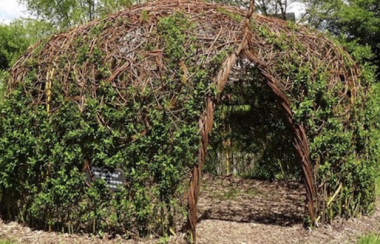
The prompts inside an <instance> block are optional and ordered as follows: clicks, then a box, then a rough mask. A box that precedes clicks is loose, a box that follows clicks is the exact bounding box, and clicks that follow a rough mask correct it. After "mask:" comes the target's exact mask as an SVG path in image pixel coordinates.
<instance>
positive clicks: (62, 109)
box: [0, 13, 220, 236]
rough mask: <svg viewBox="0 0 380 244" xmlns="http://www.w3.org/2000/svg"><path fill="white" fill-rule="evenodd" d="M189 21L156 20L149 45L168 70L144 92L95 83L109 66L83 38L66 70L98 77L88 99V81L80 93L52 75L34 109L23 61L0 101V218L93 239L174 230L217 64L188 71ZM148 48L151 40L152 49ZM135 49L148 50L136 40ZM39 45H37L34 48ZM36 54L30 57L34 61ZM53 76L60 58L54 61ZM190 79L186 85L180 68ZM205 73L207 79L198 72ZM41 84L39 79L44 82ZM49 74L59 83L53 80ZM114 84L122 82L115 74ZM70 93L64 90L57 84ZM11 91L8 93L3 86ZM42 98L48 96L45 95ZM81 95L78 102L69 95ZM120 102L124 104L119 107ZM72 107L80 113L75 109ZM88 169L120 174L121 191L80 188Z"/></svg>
mask: <svg viewBox="0 0 380 244" xmlns="http://www.w3.org/2000/svg"><path fill="white" fill-rule="evenodd" d="M192 30H193V27H192V24H191V23H190V22H189V21H188V20H187V19H186V17H185V16H183V15H182V14H179V13H178V14H174V15H173V16H168V17H165V18H161V19H160V20H159V21H158V24H157V29H156V30H155V31H154V32H153V33H151V35H152V40H160V41H159V43H158V48H159V49H161V50H165V52H164V59H163V62H164V64H165V65H166V66H167V67H170V69H166V70H165V71H163V72H162V74H161V77H155V78H154V79H153V80H152V81H151V84H150V85H148V86H145V87H144V88H143V89H142V87H140V86H132V85H131V86H129V87H128V88H125V89H124V88H123V89H120V87H119V85H118V83H117V82H116V81H112V82H106V81H104V80H105V79H106V78H107V77H108V76H109V74H110V73H111V69H112V68H111V67H110V65H108V64H104V63H103V60H102V56H103V55H104V54H103V53H102V50H101V49H100V48H98V46H95V47H93V48H92V49H91V50H90V48H89V46H88V45H87V44H86V43H87V38H89V39H91V40H93V38H95V37H96V35H98V30H97V29H96V28H94V29H92V30H91V31H90V32H89V35H88V36H84V37H78V39H76V40H74V41H73V45H75V48H76V50H77V52H76V53H75V54H73V57H72V59H73V63H75V65H77V66H84V65H89V64H91V65H93V66H92V67H94V71H96V72H97V73H96V76H97V79H98V83H97V88H96V97H94V96H93V93H92V89H91V88H90V87H91V85H92V84H93V83H92V80H91V81H87V82H88V83H87V85H88V87H89V88H88V89H83V90H80V89H79V88H78V86H77V85H76V83H75V81H76V79H77V74H76V73H75V72H76V71H75V70H70V73H69V74H67V77H69V78H68V79H70V82H68V83H64V82H63V81H62V80H59V79H58V78H56V76H55V75H53V76H51V77H52V78H51V80H50V82H51V83H52V87H51V102H50V104H49V105H50V106H49V108H52V109H49V110H48V109H47V106H46V104H45V103H43V102H35V101H36V100H35V99H37V98H36V97H35V94H36V91H35V90H34V89H35V84H37V83H38V82H39V80H38V77H39V76H38V70H37V69H38V68H39V66H38V64H36V62H35V61H34V60H33V57H34V56H32V57H31V58H30V59H29V60H27V61H25V62H24V63H23V65H24V68H26V69H28V73H27V74H28V75H27V77H26V78H25V80H24V81H23V83H19V84H17V86H15V87H12V89H9V90H8V92H7V93H6V99H5V100H4V102H3V103H0V128H1V130H0V141H1V145H0V194H1V197H0V211H1V213H2V214H3V216H6V217H8V218H10V219H16V220H19V221H22V222H24V223H27V224H30V225H34V226H39V227H42V228H43V227H45V228H46V227H49V229H52V230H59V231H61V230H64V231H67V232H75V231H78V230H81V229H82V230H83V229H84V230H86V231H89V232H94V233H97V234H100V235H101V234H102V233H104V232H107V231H116V232H119V233H125V234H126V235H127V236H128V235H132V234H134V235H136V234H138V235H147V234H149V233H156V234H160V235H165V234H167V233H169V232H170V229H172V230H173V229H175V226H174V219H175V218H178V216H177V215H179V214H181V213H182V208H183V207H184V205H181V203H180V202H177V199H178V198H177V197H175V196H178V195H182V194H183V191H184V189H183V182H182V181H183V178H184V175H185V172H186V169H188V168H189V167H191V166H192V165H194V164H196V163H197V157H196V155H197V152H198V150H199V145H200V138H199V129H198V123H197V121H196V119H194V118H197V117H199V116H200V114H201V113H202V112H203V111H204V96H205V95H206V93H207V92H210V91H212V90H213V88H211V80H212V79H211V77H213V75H215V74H214V73H212V72H214V71H216V70H218V66H220V63H217V62H213V63H212V65H213V66H216V67H212V68H211V67H207V66H206V64H204V63H202V64H200V65H198V66H196V67H193V66H191V64H192V62H193V60H192V58H193V57H192V52H193V51H194V49H193V48H190V49H189V50H184V49H183V46H190V47H191V46H193V45H197V44H196V40H195V39H194V38H193V36H192V35H191V31H192ZM155 44H157V43H155ZM145 45H146V47H145V48H144V49H149V48H150V47H151V46H152V44H151V43H148V42H147V43H145ZM42 46H43V45H42ZM41 52H44V49H43V48H37V49H36V50H35V51H34V52H33V55H36V57H38V55H40V53H41ZM56 64H57V66H58V67H59V68H61V69H62V70H63V69H64V68H65V66H66V65H67V60H66V57H62V58H59V59H57V60H56ZM184 67H187V68H186V69H187V71H188V72H189V73H191V76H188V77H187V79H184V77H185V76H186V73H185V71H184V70H185V68H184ZM206 70H207V71H208V72H207V71H206ZM44 77H45V76H44ZM57 77H58V76H57ZM119 78H120V79H122V78H124V79H127V77H126V76H122V75H121V76H120V77H119ZM63 84H66V85H67V89H69V95H70V96H68V95H66V94H65V92H63V89H64V88H66V87H63V86H64V85H63ZM8 88H10V87H8ZM42 94H43V95H42V96H47V95H45V94H46V91H43V92H42ZM80 94H85V97H86V99H85V105H83V106H82V105H81V104H78V103H77V102H76V100H74V99H73V97H75V96H79V95H80ZM121 99H124V100H125V103H123V104H120V101H121ZM78 107H79V109H78ZM85 161H90V163H91V165H94V166H101V167H110V168H115V167H118V168H121V169H122V170H123V171H124V172H125V176H126V181H127V185H128V186H127V187H125V188H123V189H121V191H120V192H116V193H111V192H110V191H109V190H108V188H107V186H106V184H105V182H104V181H102V180H100V181H97V182H95V183H94V184H93V185H92V186H91V187H90V188H88V187H86V185H85V184H84V173H83V172H82V168H83V166H84V164H85Z"/></svg>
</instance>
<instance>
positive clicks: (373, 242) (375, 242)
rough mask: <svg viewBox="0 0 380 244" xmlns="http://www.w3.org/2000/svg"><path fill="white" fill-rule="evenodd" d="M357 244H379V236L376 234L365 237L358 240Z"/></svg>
mask: <svg viewBox="0 0 380 244" xmlns="http://www.w3.org/2000/svg"><path fill="white" fill-rule="evenodd" d="M357 244H380V236H379V235H378V234H369V235H366V236H364V237H362V238H360V240H359V241H358V243H357Z"/></svg>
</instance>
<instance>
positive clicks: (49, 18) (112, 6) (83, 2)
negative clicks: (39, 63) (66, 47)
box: [19, 0, 133, 28]
mask: <svg viewBox="0 0 380 244" xmlns="http://www.w3.org/2000/svg"><path fill="white" fill-rule="evenodd" d="M19 2H21V3H23V4H25V5H26V7H27V10H28V11H29V13H31V14H32V15H34V16H35V17H37V18H40V19H43V20H45V21H46V22H48V23H50V24H52V25H53V26H54V27H56V28H69V27H72V26H77V25H79V24H83V23H86V22H88V21H91V20H94V19H95V18H99V17H101V16H104V15H105V14H109V13H111V12H115V11H118V10H121V9H123V8H125V7H128V6H130V5H131V4H132V3H133V1H130V0H100V1H95V0H54V1H51V0H19Z"/></svg>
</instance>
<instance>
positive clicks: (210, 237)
mask: <svg viewBox="0 0 380 244" xmlns="http://www.w3.org/2000/svg"><path fill="white" fill-rule="evenodd" d="M305 215H306V212H305V193H304V188H303V186H302V185H301V184H299V183H297V182H288V183H285V182H272V183H269V182H264V181H258V180H246V179H244V180H242V179H232V178H213V179H212V178H207V179H205V181H204V184H203V185H202V188H201V198H200V201H199V209H198V225H197V240H198V243H200V244H214V243H215V244H224V243H225V244H233V243H236V244H261V243H262V244H264V243H265V244H279V243H280V244H281V243H284V244H286V243H297V244H298V243H299V244H317V243H321V244H322V243H323V244H326V243H334V244H335V243H336V244H349V243H356V241H357V240H358V238H359V237H360V236H363V235H365V234H368V233H373V232H376V233H380V199H379V200H378V201H377V207H376V209H375V211H374V213H373V214H372V215H371V216H362V217H360V218H356V219H349V220H346V219H342V218H337V219H335V220H334V221H333V223H332V224H331V225H324V226H322V227H319V228H314V229H312V230H310V229H307V228H304V227H303V218H304V216H305ZM183 237H184V234H178V235H177V236H173V237H171V239H170V240H169V243H185V242H184V241H183ZM1 239H10V240H13V241H15V242H16V243H23V244H29V243H36V244H72V243H78V244H79V243H80V244H90V243H91V244H92V243H109V244H111V243H115V244H116V243H117V244H124V243H128V244H132V243H142V244H150V243H158V242H159V240H158V239H155V238H151V239H145V240H123V239H122V238H121V237H120V236H116V238H115V237H112V238H108V236H105V237H104V238H103V239H100V238H98V237H96V236H91V235H88V234H78V235H68V234H60V233H49V232H44V231H40V230H32V229H30V228H29V227H25V226H22V225H20V224H18V223H15V222H10V223H4V222H3V221H1V220H0V240H1Z"/></svg>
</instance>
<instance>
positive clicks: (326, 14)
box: [304, 0, 380, 70]
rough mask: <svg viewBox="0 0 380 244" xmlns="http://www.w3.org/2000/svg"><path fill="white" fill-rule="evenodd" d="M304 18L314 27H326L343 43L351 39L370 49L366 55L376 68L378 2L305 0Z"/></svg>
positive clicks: (378, 64)
mask: <svg viewBox="0 0 380 244" xmlns="http://www.w3.org/2000/svg"><path fill="white" fill-rule="evenodd" d="M305 2H306V14H305V17H304V20H306V22H307V23H308V24H310V25H312V26H314V27H316V28H319V29H324V30H328V31H330V32H331V33H333V34H334V35H336V36H338V37H339V36H341V37H344V39H345V42H347V41H348V42H350V41H353V42H355V43H357V44H360V45H362V46H364V47H366V48H368V47H369V48H370V49H371V51H372V53H373V55H371V57H367V58H366V61H371V62H372V63H373V64H375V65H376V67H377V69H378V70H379V67H380V46H379V44H378V40H379V38H380V18H379V14H380V2H379V1H373V0H348V1H343V0H334V1H330V0H328V1H327V0H323V1H320V0H307V1H305Z"/></svg>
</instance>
